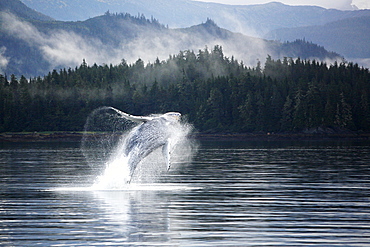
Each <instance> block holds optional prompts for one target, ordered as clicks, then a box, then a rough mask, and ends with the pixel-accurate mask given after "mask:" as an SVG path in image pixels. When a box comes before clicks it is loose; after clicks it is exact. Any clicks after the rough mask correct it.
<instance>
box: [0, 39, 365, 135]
mask: <svg viewBox="0 0 370 247" xmlns="http://www.w3.org/2000/svg"><path fill="white" fill-rule="evenodd" d="M369 97H370V73H369V70H368V69H364V68H360V67H359V66H358V65H357V64H353V63H348V64H347V63H341V64H338V63H335V64H333V65H330V66H329V65H327V64H325V63H323V62H317V61H307V60H300V59H294V60H293V59H290V58H284V59H283V60H282V61H281V60H273V59H271V57H267V59H266V62H265V66H264V68H261V66H260V64H259V63H258V64H257V66H256V67H255V68H249V67H246V66H245V65H243V63H242V62H238V61H237V60H235V59H234V58H228V57H225V56H224V54H223V51H222V48H221V47H220V46H215V47H214V49H213V50H208V49H204V50H199V52H198V53H197V54H196V53H194V52H193V51H183V52H180V53H179V54H177V55H174V56H170V57H169V58H168V59H167V60H166V61H159V60H158V59H157V60H156V61H155V62H154V63H149V64H147V65H145V64H144V62H143V61H142V60H140V59H139V60H137V61H136V62H135V63H133V64H127V63H126V62H125V61H124V60H122V62H121V63H120V64H119V65H114V66H113V65H101V66H100V65H96V64H94V65H92V66H89V65H87V64H86V63H85V61H83V63H82V64H81V65H80V66H79V67H76V68H75V69H71V68H69V69H62V70H60V71H56V70H54V71H52V72H50V73H49V74H48V75H46V76H45V77H43V78H41V77H37V78H32V79H29V80H27V79H26V78H25V77H23V76H22V77H21V78H16V77H15V76H14V75H12V76H11V77H10V78H7V77H6V76H4V75H1V76H0V99H1V100H0V109H1V110H0V132H4V131H45V130H48V131H53V130H82V129H83V126H84V123H85V120H86V117H87V116H88V114H89V113H90V112H91V111H92V110H94V109H95V108H97V107H100V106H114V107H116V108H118V109H121V110H123V111H125V112H128V113H131V114H135V115H146V114H151V113H164V112H167V111H179V112H181V113H182V114H183V115H186V116H187V118H188V120H189V122H191V123H194V125H195V127H196V128H197V129H198V130H199V131H220V132H225V131H231V132H253V131H266V132H271V131H274V132H284V131H301V130H304V129H307V128H317V127H341V128H347V129H351V130H362V131H370V103H369V102H370V98H369Z"/></svg>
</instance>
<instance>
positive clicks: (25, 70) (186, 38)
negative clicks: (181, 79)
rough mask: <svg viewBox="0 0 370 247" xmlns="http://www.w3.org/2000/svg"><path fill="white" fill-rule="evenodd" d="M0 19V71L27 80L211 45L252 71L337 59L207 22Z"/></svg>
mask: <svg viewBox="0 0 370 247" xmlns="http://www.w3.org/2000/svg"><path fill="white" fill-rule="evenodd" d="M0 19H1V27H0V31H1V32H0V40H1V46H0V47H1V49H2V50H1V53H0V58H1V59H0V62H1V61H2V63H0V66H1V72H2V73H6V74H16V75H25V76H27V77H30V76H39V75H41V76H42V75H44V74H47V73H48V72H49V71H51V70H53V69H60V68H64V67H67V68H68V67H74V66H77V65H79V64H80V63H81V62H82V60H83V59H85V60H86V61H87V62H88V63H90V64H93V63H97V64H110V63H111V64H119V63H120V62H121V60H122V59H125V60H126V61H127V62H128V63H134V62H135V61H137V60H138V59H139V58H141V59H142V60H143V61H144V62H148V61H154V60H156V59H157V58H159V59H160V60H164V59H166V58H168V56H169V55H171V54H176V53H177V52H178V51H179V50H194V51H197V50H199V49H204V48H205V47H213V46H215V45H221V46H222V47H223V49H224V52H225V54H226V55H227V56H229V57H232V56H234V58H235V59H238V60H242V61H243V62H244V64H245V65H248V66H256V64H257V63H258V61H264V60H265V58H266V57H267V56H268V55H271V56H272V57H273V58H283V57H301V58H303V59H306V58H311V59H318V60H326V59H330V60H336V59H341V58H340V56H339V55H338V54H336V53H331V52H327V51H326V50H325V49H323V48H322V47H319V46H315V45H314V44H312V43H308V42H296V43H280V42H274V41H267V40H263V39H258V38H253V37H249V36H245V35H243V34H240V33H233V32H231V31H228V30H226V29H223V28H220V27H219V26H218V25H216V23H215V22H214V21H212V20H207V21H206V22H205V23H202V24H199V25H195V26H192V27H189V28H179V29H170V28H167V27H165V26H164V25H161V24H160V23H159V21H158V20H156V19H154V18H151V19H150V20H149V19H146V18H145V17H144V16H143V15H140V16H136V17H134V16H131V15H129V14H110V13H109V12H107V13H106V14H104V15H102V16H97V17H94V18H91V19H88V20H86V21H77V22H62V21H39V20H27V21H26V20H24V19H21V18H19V17H17V16H15V15H13V14H9V13H2V14H1V15H0ZM289 47H292V49H290V48H289ZM308 47H309V48H308Z"/></svg>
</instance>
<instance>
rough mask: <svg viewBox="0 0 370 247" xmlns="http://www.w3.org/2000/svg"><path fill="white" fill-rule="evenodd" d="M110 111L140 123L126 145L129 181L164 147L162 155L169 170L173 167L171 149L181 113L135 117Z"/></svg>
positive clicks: (126, 141)
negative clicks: (151, 155) (141, 166)
mask: <svg viewBox="0 0 370 247" xmlns="http://www.w3.org/2000/svg"><path fill="white" fill-rule="evenodd" d="M110 109H112V110H114V111H116V112H117V113H118V114H119V115H120V116H121V117H123V118H125V119H128V120H131V121H134V122H139V123H140V124H139V125H138V126H136V127H135V128H134V129H133V130H131V131H130V133H129V134H128V136H127V138H126V140H125V145H124V150H123V152H124V155H125V156H126V157H128V165H129V170H130V174H129V176H130V177H129V180H128V183H130V182H131V179H132V176H133V174H134V171H135V169H136V167H137V165H138V164H139V163H140V161H142V160H143V159H144V158H145V157H147V156H148V155H149V154H150V153H152V152H153V151H154V150H156V149H158V148H160V147H162V153H163V155H164V157H165V160H166V163H167V170H169V169H170V167H171V149H172V148H173V146H174V145H175V144H176V143H174V140H173V138H172V137H173V131H172V130H173V128H174V127H175V126H176V125H177V124H179V120H180V117H181V113H179V112H167V113H165V114H163V115H159V116H133V115H130V114H127V113H125V112H122V111H120V110H118V109H116V108H114V107H110Z"/></svg>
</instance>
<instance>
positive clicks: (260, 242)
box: [0, 141, 370, 246]
mask: <svg viewBox="0 0 370 247" xmlns="http://www.w3.org/2000/svg"><path fill="white" fill-rule="evenodd" d="M200 144H201V145H200V147H199V150H198V152H197V154H196V156H195V157H194V158H193V160H192V161H191V162H182V163H178V164H174V165H173V167H172V168H173V169H171V170H170V171H169V172H168V173H166V172H164V173H158V174H154V175H155V176H160V178H158V179H157V181H156V182H155V183H139V182H136V183H133V184H131V185H128V186H126V187H120V188H119V189H114V188H112V189H99V188H96V187H94V186H93V185H94V184H96V180H97V178H99V176H102V175H104V171H96V170H94V169H93V168H92V167H91V166H89V165H87V163H86V161H85V158H84V156H83V155H82V154H81V152H80V148H79V147H80V145H79V143H25V144H20V143H18V144H4V143H3V144H0V183H1V184H0V245H1V246H287V245H290V246H297V245H301V246H308V245H315V246H320V245H321V246H368V245H370V143H369V142H338V141H337V142H329V141H327V142H323V141H320V142H281V141H280V142H201V143H200ZM98 151H99V150H96V152H98ZM163 166H165V164H163ZM149 175H150V174H149ZM152 175H153V174H152Z"/></svg>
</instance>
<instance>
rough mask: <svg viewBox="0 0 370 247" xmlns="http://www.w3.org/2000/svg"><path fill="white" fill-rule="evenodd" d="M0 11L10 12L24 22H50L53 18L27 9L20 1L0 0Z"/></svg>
mask: <svg viewBox="0 0 370 247" xmlns="http://www.w3.org/2000/svg"><path fill="white" fill-rule="evenodd" d="M0 10H1V11H10V12H12V13H13V14H15V15H17V16H18V17H21V18H23V19H26V20H39V21H52V20H54V19H53V18H51V17H49V16H47V15H44V14H42V13H40V12H37V11H35V10H33V9H31V8H29V7H27V6H26V5H25V4H24V3H22V2H21V1H20V0H0Z"/></svg>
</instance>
